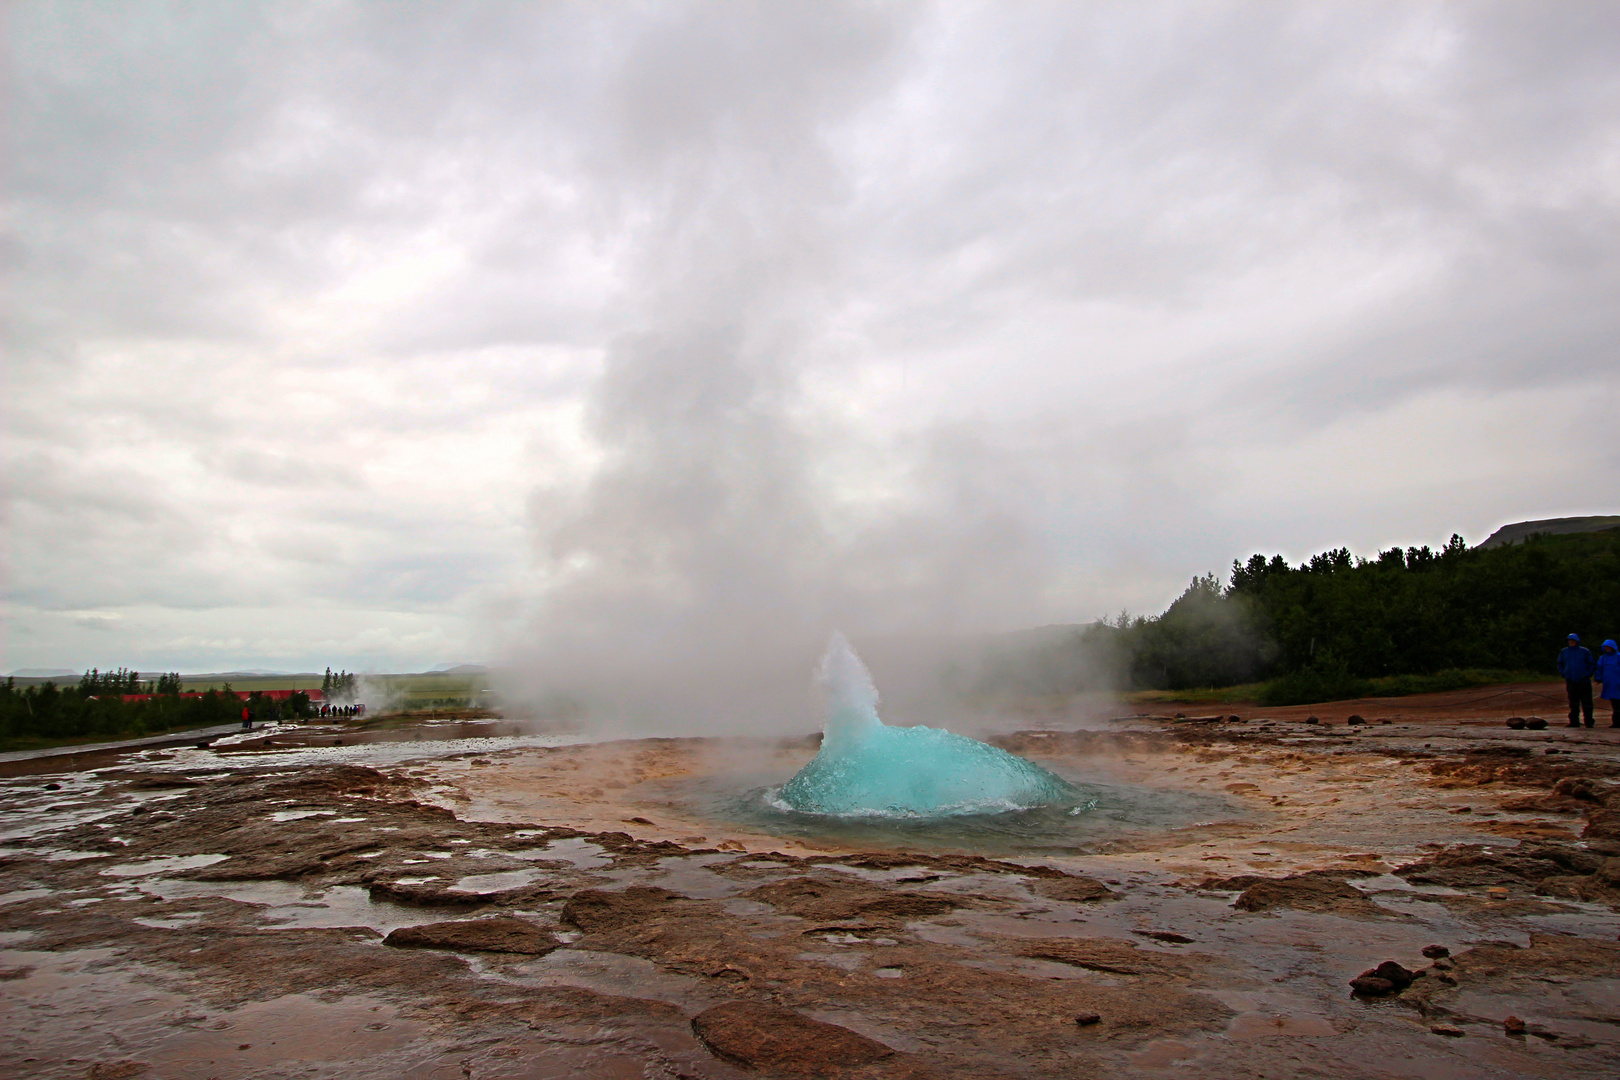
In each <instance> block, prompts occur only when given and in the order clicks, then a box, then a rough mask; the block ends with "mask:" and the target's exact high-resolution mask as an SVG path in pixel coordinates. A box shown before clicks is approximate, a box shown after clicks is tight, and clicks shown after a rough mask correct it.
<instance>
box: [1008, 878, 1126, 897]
mask: <svg viewBox="0 0 1620 1080" xmlns="http://www.w3.org/2000/svg"><path fill="white" fill-rule="evenodd" d="M1029 889H1030V892H1033V893H1034V894H1035V895H1037V896H1044V897H1045V898H1046V899H1048V900H1067V901H1070V902H1071V903H1073V902H1084V901H1088V900H1117V899H1118V898H1119V894H1118V893H1116V892H1114V891H1113V890H1112V889H1110V888H1109V887H1108V886H1106V885H1104V884H1103V883H1102V882H1100V881H1098V880H1097V879H1096V878H1088V877H1080V876H1079V875H1078V874H1076V875H1065V876H1063V877H1061V878H1047V877H1042V878H1036V879H1035V880H1034V881H1032V882H1030V884H1029Z"/></svg>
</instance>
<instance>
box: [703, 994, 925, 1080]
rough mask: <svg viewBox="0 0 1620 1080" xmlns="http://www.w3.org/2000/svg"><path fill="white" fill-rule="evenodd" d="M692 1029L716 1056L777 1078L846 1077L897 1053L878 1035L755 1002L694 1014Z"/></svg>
mask: <svg viewBox="0 0 1620 1080" xmlns="http://www.w3.org/2000/svg"><path fill="white" fill-rule="evenodd" d="M692 1030H693V1031H694V1032H696V1033H697V1037H698V1038H699V1039H701V1040H703V1043H704V1045H706V1046H707V1047H708V1048H709V1049H710V1050H712V1051H714V1053H715V1054H716V1055H717V1056H719V1057H721V1058H724V1059H725V1060H727V1061H730V1062H733V1063H735V1064H738V1065H742V1066H744V1067H745V1068H749V1069H758V1070H761V1071H763V1072H765V1073H767V1074H772V1075H776V1076H788V1077H822V1076H828V1077H832V1076H847V1075H849V1072H850V1070H851V1069H853V1068H857V1067H859V1066H862V1065H870V1064H872V1063H874V1062H878V1061H883V1060H884V1059H886V1058H892V1057H894V1051H893V1050H891V1049H889V1048H888V1047H887V1046H885V1045H883V1044H882V1043H880V1042H878V1041H877V1040H876V1039H868V1038H867V1037H866V1036H864V1035H860V1034H857V1033H856V1032H853V1031H851V1030H849V1029H848V1028H845V1027H839V1026H838V1025H837V1024H826V1023H823V1022H821V1021H820V1020H812V1019H810V1018H809V1017H807V1016H801V1015H800V1014H798V1013H796V1012H793V1011H792V1010H790V1009H783V1008H778V1007H777V1006H775V1005H766V1004H764V1003H761V1002H756V1001H732V1002H728V1003H726V1004H724V1005H716V1006H715V1007H713V1008H712V1009H705V1010H703V1011H702V1012H700V1013H698V1014H697V1015H696V1016H694V1017H693V1018H692Z"/></svg>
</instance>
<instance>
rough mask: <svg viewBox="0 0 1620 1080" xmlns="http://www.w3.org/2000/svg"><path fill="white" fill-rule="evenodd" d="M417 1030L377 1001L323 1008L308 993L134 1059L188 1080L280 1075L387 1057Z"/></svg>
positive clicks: (242, 1013)
mask: <svg viewBox="0 0 1620 1080" xmlns="http://www.w3.org/2000/svg"><path fill="white" fill-rule="evenodd" d="M421 1031H422V1025H420V1024H418V1023H416V1022H414V1021H410V1020H402V1019H401V1018H400V1017H399V1015H398V1013H397V1012H396V1010H395V1009H394V1007H393V1006H392V1005H389V1004H388V1003H387V1002H384V1001H381V1000H379V999H376V998H366V997H347V998H344V999H343V1000H341V1001H338V1002H334V1003H331V1004H328V1003H326V1002H323V1001H320V1000H318V999H316V998H314V997H311V996H309V995H307V994H288V995H285V996H283V997H279V998H274V999H272V1000H270V1001H254V1002H249V1003H248V1004H246V1005H243V1006H242V1007H241V1008H239V1009H236V1010H234V1011H233V1012H230V1013H228V1014H226V1015H225V1016H224V1017H223V1018H221V1019H220V1020H216V1021H213V1022H211V1023H208V1024H202V1025H199V1026H197V1027H194V1028H191V1029H189V1030H182V1031H179V1032H176V1033H175V1034H173V1035H171V1036H170V1037H169V1038H167V1039H164V1040H162V1041H161V1042H159V1043H157V1044H156V1045H154V1046H150V1047H146V1048H143V1049H142V1051H141V1053H140V1055H139V1058H140V1060H142V1061H145V1062H149V1063H151V1065H152V1066H153V1067H154V1072H153V1075H160V1076H165V1077H174V1078H175V1080H190V1078H192V1077H197V1078H199V1080H200V1078H203V1077H210V1076H221V1075H232V1076H244V1075H258V1074H259V1070H274V1071H275V1072H276V1073H278V1074H280V1073H283V1071H284V1070H285V1069H286V1068H287V1067H288V1065H289V1064H290V1063H292V1062H317V1061H320V1062H337V1061H353V1060H356V1059H359V1058H367V1057H374V1056H377V1055H381V1054H386V1053H388V1052H389V1051H391V1050H394V1049H397V1048H399V1047H401V1046H403V1045H405V1044H406V1043H409V1042H411V1041H412V1040H414V1039H415V1038H416V1037H417V1036H418V1035H419V1034H420V1033H421Z"/></svg>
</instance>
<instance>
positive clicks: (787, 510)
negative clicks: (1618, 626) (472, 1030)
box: [0, 2, 1620, 710]
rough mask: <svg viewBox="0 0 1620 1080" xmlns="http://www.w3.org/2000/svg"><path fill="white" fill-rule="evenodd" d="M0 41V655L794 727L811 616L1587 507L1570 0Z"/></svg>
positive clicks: (319, 18)
mask: <svg viewBox="0 0 1620 1080" xmlns="http://www.w3.org/2000/svg"><path fill="white" fill-rule="evenodd" d="M6 33H7V43H8V51H9V65H8V75H7V78H8V79H9V83H10V85H9V87H8V91H7V96H8V100H9V101H10V102H12V105H11V108H10V110H9V114H8V129H7V134H6V139H7V143H8V150H9V153H8V155H7V156H8V160H9V161H10V162H11V165H10V167H9V172H8V178H7V184H6V189H5V193H4V198H3V204H0V254H3V256H4V258H5V261H6V266H7V267H8V270H7V274H8V284H9V285H10V286H12V287H11V289H10V294H11V296H12V303H11V305H10V310H9V311H8V313H7V317H8V323H9V328H8V358H7V389H8V394H7V402H6V423H5V426H4V429H3V431H0V452H3V453H4V457H5V462H6V469H5V484H6V500H7V502H6V510H5V513H6V523H7V532H8V537H9V546H8V549H7V552H6V560H7V561H6V567H7V571H6V572H7V581H8V588H7V600H6V605H7V606H6V620H7V625H8V632H7V634H8V636H7V641H8V645H7V651H8V657H7V659H6V663H7V664H9V666H10V667H22V666H30V667H39V666H59V665H62V664H70V665H80V664H82V665H89V664H92V663H93V664H97V665H99V666H103V667H106V666H108V665H109V664H112V665H116V664H118V663H126V662H130V663H133V662H136V660H137V659H139V662H140V663H141V664H142V665H143V666H154V667H172V666H182V667H185V666H196V667H225V666H231V665H233V664H242V665H248V666H259V664H258V661H259V660H260V658H261V657H267V656H272V655H274V656H278V657H283V658H286V662H287V664H293V665H296V664H307V665H315V666H319V665H320V664H322V663H325V662H332V663H340V664H346V665H348V666H351V667H352V666H355V665H357V664H359V663H361V662H366V663H375V664H378V665H383V666H412V665H427V664H431V663H437V662H454V661H459V660H466V659H482V658H484V657H485V656H488V655H491V654H492V650H499V649H501V648H503V647H505V648H509V649H511V650H513V655H519V656H523V657H526V658H527V659H528V660H529V661H530V663H529V665H528V666H529V667H530V668H531V669H532V671H533V672H534V674H535V675H536V677H539V676H542V675H544V676H546V677H554V676H555V675H556V674H557V672H559V671H561V670H563V669H567V670H568V671H572V672H574V673H576V674H581V675H589V674H591V669H592V665H593V664H597V665H598V666H600V664H598V661H599V660H600V658H601V657H603V656H606V655H610V649H609V648H608V644H609V643H611V644H612V645H613V647H614V648H616V649H617V650H619V655H621V656H624V657H628V658H630V659H631V660H633V661H634V663H635V664H637V665H639V666H640V667H641V668H642V669H643V670H645V671H646V672H648V673H649V674H651V675H656V676H663V675H667V673H668V671H670V670H673V669H681V670H683V671H686V672H688V673H698V674H702V675H704V676H705V678H697V679H688V680H687V681H689V682H693V681H695V682H708V683H709V684H710V685H722V683H721V680H720V678H719V676H718V675H715V677H714V678H707V676H708V675H709V674H710V673H715V672H723V671H725V670H726V669H727V668H728V667H729V668H732V669H734V668H736V667H737V666H738V665H739V660H740V659H746V660H748V661H750V662H753V663H755V665H756V666H757V667H758V668H759V670H760V671H761V675H760V677H759V679H758V686H757V687H756V688H755V691H752V692H753V693H754V696H755V698H756V699H761V700H763V699H771V700H777V699H780V697H781V695H782V694H783V693H784V691H782V689H781V687H782V686H783V685H785V683H784V681H783V680H788V679H790V678H800V676H801V675H802V672H801V671H799V668H803V667H804V666H805V665H807V664H808V663H809V662H810V661H811V660H812V659H813V656H810V655H804V654H805V653H806V652H807V650H808V651H810V652H813V647H811V646H810V645H807V644H806V643H807V642H809V641H811V640H812V639H814V638H816V637H819V635H821V634H822V633H823V632H824V631H825V629H826V628H828V627H829V626H830V625H831V624H833V623H835V622H836V623H839V624H843V625H846V628H847V629H849V630H850V631H851V632H852V633H857V634H858V633H862V632H865V633H868V634H884V633H889V634H892V633H898V632H901V631H913V630H917V629H919V628H925V629H929V630H938V631H953V632H954V631H969V630H975V629H980V628H984V627H991V626H1001V625H1012V624H1017V623H1020V622H1035V621H1064V620H1076V619H1086V618H1091V617H1094V616H1096V615H1098V614H1101V613H1103V612H1104V611H1112V610H1116V609H1117V608H1118V607H1119V606H1121V605H1128V606H1131V607H1132V608H1134V609H1136V610H1144V609H1155V608H1157V607H1159V606H1162V605H1163V604H1164V603H1165V602H1167V601H1168V600H1169V599H1170V598H1171V597H1173V596H1174V595H1175V594H1176V593H1177V592H1179V590H1180V588H1181V587H1182V586H1183V585H1184V584H1185V581H1186V579H1187V578H1188V577H1190V576H1191V575H1192V574H1193V573H1195V572H1201V571H1203V570H1206V569H1211V568H1219V567H1222V566H1224V565H1226V563H1227V562H1228V561H1229V560H1230V558H1231V557H1233V556H1234V555H1241V554H1246V553H1247V550H1248V549H1249V548H1251V547H1263V548H1265V549H1267V550H1271V549H1274V548H1275V549H1281V550H1284V551H1287V552H1288V553H1290V554H1292V555H1295V556H1299V555H1303V554H1307V553H1309V551H1310V550H1311V549H1312V548H1314V547H1325V546H1330V545H1337V544H1339V543H1349V544H1351V546H1352V547H1356V548H1358V549H1360V550H1371V549H1372V548H1374V547H1377V546H1380V545H1386V544H1388V543H1391V542H1401V543H1407V542H1433V541H1436V540H1441V539H1443V538H1444V536H1445V535H1447V534H1449V532H1451V531H1452V530H1453V529H1460V530H1462V531H1464V532H1465V533H1466V534H1467V535H1469V536H1470V538H1471V539H1476V540H1477V539H1479V538H1481V537H1482V536H1483V535H1484V534H1485V533H1486V532H1488V531H1489V529H1490V528H1491V527H1492V526H1494V525H1495V524H1497V523H1499V522H1501V521H1503V520H1510V519H1517V518H1528V517H1541V516H1552V515H1555V514H1558V513H1566V512H1569V513H1573V512H1582V511H1592V512H1597V511H1605V510H1612V509H1613V507H1610V506H1606V505H1602V504H1600V502H1598V501H1594V500H1598V499H1599V498H1600V496H1599V495H1597V494H1594V487H1593V484H1592V483H1591V481H1590V476H1591V474H1590V472H1589V471H1587V470H1586V469H1572V468H1570V462H1569V457H1570V454H1571V453H1574V454H1575V455H1577V456H1578V457H1582V458H1583V460H1589V461H1591V462H1592V463H1594V464H1595V465H1597V466H1601V467H1606V468H1609V469H1611V470H1612V468H1613V467H1614V466H1615V465H1616V464H1620V462H1617V461H1616V460H1615V459H1616V455H1617V453H1620V451H1617V450H1616V447H1615V443H1614V441H1613V440H1606V439H1604V438H1603V437H1602V436H1601V432H1602V431H1603V430H1606V428H1605V427H1604V426H1603V425H1604V424H1606V420H1605V419H1604V418H1605V417H1606V416H1608V415H1611V414H1612V412H1613V409H1614V407H1615V406H1616V405H1617V404H1620V377H1617V376H1616V374H1615V372H1616V371H1620V365H1617V364H1616V363H1615V362H1614V361H1615V356H1614V345H1613V342H1614V341H1615V340H1616V331H1617V330H1620V325H1617V321H1620V315H1617V314H1616V309H1615V305H1614V304H1613V303H1612V301H1611V300H1610V297H1612V296H1613V295H1614V294H1615V292H1616V291H1617V290H1616V286H1617V285H1620V280H1617V277H1620V275H1617V270H1616V265H1617V262H1616V255H1617V252H1620V173H1617V172H1616V164H1615V162H1616V157H1615V132H1616V130H1620V116H1617V102H1620V93H1617V91H1620V73H1617V71H1616V69H1615V67H1614V65H1613V63H1612V57H1613V56H1614V55H1615V54H1616V48H1617V46H1620V41H1617V38H1620V19H1617V18H1616V16H1615V14H1614V10H1613V7H1612V5H1609V4H1604V3H1576V2H1571V3H1562V4H1559V5H1554V6H1546V5H1541V6H1535V7H1531V6H1526V5H1522V4H1513V3H1501V4H1493V3H1470V4H1434V5H1429V4H1422V5H1413V4H1397V3H1390V4H1354V5H1349V4H1311V5H1300V4H1242V5H1211V4H1124V3H1121V4H1107V3H1105V4H1089V5H1075V6H1068V7H1064V6H1053V5H982V6H966V5H940V6H927V5H907V6H884V5H869V4H854V3H851V4H844V5H839V4H824V5H773V4H760V5H751V4H730V5H724V6H722V7H714V6H708V5H689V4H673V3H672V4H657V5H622V6H610V5H561V4H559V5H537V4H519V3H471V4H454V5H437V4H413V5H379V4H343V3H338V4H302V3H287V4H272V5H260V6H257V7H241V6H226V7H217V6H216V7H212V8H210V7H201V8H195V7H193V8H178V7H173V6H168V5H157V4H124V5H101V4H83V5H24V6H20V7H17V8H14V9H12V10H11V11H10V12H8V23H7V30H6ZM1586 431H1592V432H1596V433H1597V434H1593V435H1584V434H1581V433H1583V432H1586ZM1566 444H1567V445H1568V446H1569V447H1572V448H1573V449H1565V447H1566ZM310 612H319V615H318V616H317V617H313V618H312V616H311V615H310V614H309V613H310ZM75 619H80V620H81V622H82V620H84V619H88V620H90V622H92V623H95V625H96V626H98V627H100V629H97V630H95V631H94V632H93V635H92V636H90V637H86V636H84V635H82V634H80V631H81V630H83V631H85V633H86V634H91V633H92V632H90V631H89V630H88V629H87V627H88V626H89V625H90V623H83V624H82V625H81V624H80V623H75V622H74V621H73V620H75ZM109 649H111V650H113V652H108V650H109ZM120 649H127V650H128V651H129V653H130V654H131V655H129V656H127V657H126V656H123V655H113V653H116V652H117V651H118V650H120ZM137 652H139V653H140V656H139V658H137V657H136V656H135V655H134V654H135V653H137ZM548 658H550V659H548ZM795 658H796V659H795ZM553 661H555V662H553ZM795 664H797V665H798V668H795V667H794V665H795ZM767 669H769V670H768V671H767ZM585 681H587V682H588V681H590V680H589V679H586V680H585ZM733 696H734V697H735V698H736V700H737V701H739V702H741V701H743V699H745V698H747V696H748V694H747V693H744V692H743V690H742V689H740V688H739V689H738V690H737V692H736V694H735V695H733ZM694 707H698V706H694ZM701 707H703V708H707V709H711V710H712V709H713V708H715V706H714V703H713V702H706V703H703V704H702V706H701ZM739 707H741V708H745V709H746V708H752V707H753V706H752V705H746V706H739ZM784 708H786V706H784Z"/></svg>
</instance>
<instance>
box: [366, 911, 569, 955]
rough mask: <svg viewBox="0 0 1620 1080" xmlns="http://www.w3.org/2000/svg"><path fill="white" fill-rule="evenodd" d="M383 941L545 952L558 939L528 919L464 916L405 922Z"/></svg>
mask: <svg viewBox="0 0 1620 1080" xmlns="http://www.w3.org/2000/svg"><path fill="white" fill-rule="evenodd" d="M383 944H384V945H394V946H400V947H405V948H417V949H450V950H452V951H456V952H463V951H476V952H503V953H520V954H522V955H524V956H544V955H545V954H546V953H548V952H550V951H551V950H553V949H555V948H557V947H558V944H559V942H558V941H557V939H556V938H555V937H553V936H552V934H551V933H550V932H549V931H547V930H542V929H541V928H540V927H538V926H536V925H535V924H534V923H532V922H529V921H527V920H526V919H512V918H506V917H501V918H495V919H462V920H456V921H451V922H436V923H426V924H424V925H422V926H402V927H400V928H399V929H397V930H395V931H393V932H392V933H390V934H389V935H388V936H387V937H386V938H384V939H383Z"/></svg>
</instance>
